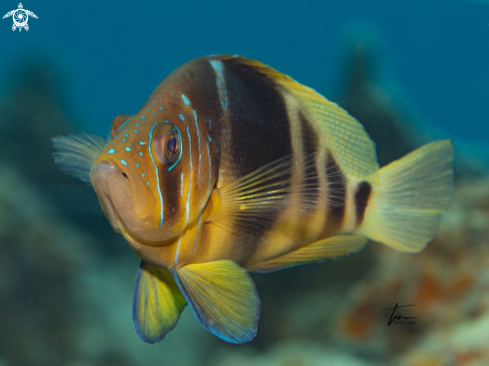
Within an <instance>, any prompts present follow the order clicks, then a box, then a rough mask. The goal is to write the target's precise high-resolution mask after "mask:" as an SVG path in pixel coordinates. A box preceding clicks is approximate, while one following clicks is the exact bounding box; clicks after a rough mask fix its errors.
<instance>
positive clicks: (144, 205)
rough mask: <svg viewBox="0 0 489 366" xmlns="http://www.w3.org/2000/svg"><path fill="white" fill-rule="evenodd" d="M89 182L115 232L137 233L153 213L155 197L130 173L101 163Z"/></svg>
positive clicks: (91, 174)
mask: <svg viewBox="0 0 489 366" xmlns="http://www.w3.org/2000/svg"><path fill="white" fill-rule="evenodd" d="M90 181H91V183H92V185H93V187H94V189H95V192H96V193H97V196H98V198H99V202H100V205H101V206H102V210H103V211H104V213H105V216H106V217H107V219H108V220H109V222H110V224H111V226H112V227H113V228H114V230H115V231H118V232H122V233H124V232H125V231H126V229H125V227H127V229H129V231H133V230H134V229H136V230H137V228H139V227H141V224H143V226H144V222H145V221H146V220H145V219H146V218H148V217H149V216H150V215H151V214H152V213H153V211H154V208H155V205H156V199H155V197H154V194H153V193H152V192H151V190H150V189H149V188H148V187H147V186H146V185H145V184H144V182H143V181H142V179H141V178H140V177H139V175H138V174H137V173H134V172H132V171H131V170H130V169H122V168H121V167H119V166H117V165H116V164H115V163H113V162H104V161H102V162H100V163H97V164H95V165H94V166H92V169H91V171H90ZM146 191H148V192H146ZM121 221H122V222H121Z"/></svg>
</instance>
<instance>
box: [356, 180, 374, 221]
mask: <svg viewBox="0 0 489 366" xmlns="http://www.w3.org/2000/svg"><path fill="white" fill-rule="evenodd" d="M371 192H372V186H371V185H370V183H368V182H362V183H360V184H359V185H358V188H357V191H356V192H355V213H356V218H355V224H356V226H357V227H358V226H360V225H361V224H362V222H363V217H364V216H365V209H366V208H367V204H368V199H369V198H370V193H371Z"/></svg>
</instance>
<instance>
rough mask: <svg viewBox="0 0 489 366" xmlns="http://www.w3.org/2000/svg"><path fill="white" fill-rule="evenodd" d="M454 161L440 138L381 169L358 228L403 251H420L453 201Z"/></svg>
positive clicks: (448, 148)
mask: <svg viewBox="0 0 489 366" xmlns="http://www.w3.org/2000/svg"><path fill="white" fill-rule="evenodd" d="M452 160H453V146H452V144H451V142H450V141H449V140H444V141H436V142H432V143H430V144H427V145H425V146H423V147H421V148H419V149H417V150H415V151H413V152H411V153H409V154H408V155H406V156H405V157H403V158H402V159H400V160H397V161H394V162H392V163H391V164H389V165H387V166H385V167H383V168H382V169H381V170H380V177H379V183H378V184H376V185H374V186H373V190H372V195H371V197H370V200H369V203H368V205H367V209H366V211H365V219H364V221H363V223H362V225H361V226H360V228H359V230H357V232H358V233H361V234H365V235H367V236H368V237H369V238H370V239H373V240H376V241H379V242H381V243H384V244H386V245H388V246H390V247H392V248H394V249H397V250H400V251H402V252H419V251H421V250H423V249H424V248H425V246H426V244H428V242H430V241H431V239H432V238H433V236H434V235H435V234H436V232H437V231H438V227H439V225H440V219H441V214H442V213H443V211H445V210H447V209H448V207H449V206H450V204H451V202H452V199H453V168H452Z"/></svg>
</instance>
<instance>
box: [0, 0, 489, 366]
mask: <svg viewBox="0 0 489 366" xmlns="http://www.w3.org/2000/svg"><path fill="white" fill-rule="evenodd" d="M22 4H23V7H24V9H27V10H29V11H32V12H33V13H35V14H36V15H37V16H38V19H35V18H33V17H29V21H28V25H29V31H25V29H22V31H20V32H19V30H18V29H17V30H15V31H12V24H13V21H12V18H11V17H8V18H5V19H2V20H1V21H0V45H1V47H0V366H12V365H41V366H42V365H70V366H71V365H72V366H82V365H83V366H85V365H97V366H98V365H100V366H102V365H122V366H124V365H149V364H152V365H155V364H156V365H183V366H185V365H189V366H192V365H222V366H224V365H238V366H240V365H243V366H247V365H259V366H262V365H263V366H266V365H274V366H275V365H276V366H302V365H333V366H334V365H352V366H355V365H406V366H407V365H409V366H411V365H421V366H423V365H427V366H428V365H488V364H489V348H488V347H487V339H489V272H488V271H487V268H488V266H489V179H488V177H487V169H488V166H489V137H488V136H489V123H488V115H489V100H488V97H489V72H488V66H487V65H489V2H485V1H482V0H481V1H463V0H398V1H395V2H394V1H389V0H371V1H368V2H367V1H363V0H341V1H340V0H331V1H324V0H323V1H318V0H301V1H291V0H284V1H281V2H276V1H255V0H249V1H242V2H239V1H234V2H229V1H211V0H210V1H205V2H203V1H186V2H163V1H152V0H150V1H145V2H133V1H118V2H116V1H103V2H95V1H90V0H89V1H84V2H60V1H53V0H43V1H40V0H28V1H26V2H23V3H22ZM18 5H19V4H18V3H17V2H16V1H2V2H1V3H0V7H1V9H0V14H1V15H2V16H3V15H4V14H6V13H8V12H9V11H11V10H14V9H17V7H18ZM217 53H233V54H234V53H237V54H240V55H243V56H246V57H249V58H254V59H257V60H260V61H262V62H264V63H266V64H269V65H271V66H273V67H274V68H276V69H278V70H279V71H281V72H284V73H286V74H289V75H291V76H293V77H294V78H295V79H296V80H297V81H299V82H301V83H303V84H306V85H308V86H310V87H312V88H314V89H316V90H317V91H318V92H320V93H321V94H323V95H325V96H326V97H327V98H329V99H331V100H333V101H335V102H337V103H339V104H340V105H341V106H343V107H344V108H345V109H347V110H348V111H349V112H350V114H352V115H353V116H354V117H356V118H358V119H359V120H360V122H361V123H362V124H364V126H365V128H366V129H367V131H368V133H369V134H370V136H371V137H372V139H373V140H374V142H375V143H376V146H377V151H378V155H379V157H378V158H379V163H380V164H381V165H385V164H387V163H388V162H390V161H392V160H394V159H397V158H399V157H401V156H402V155H404V154H405V153H407V152H409V151H411V150H413V149H414V148H416V147H418V146H420V145H422V144H424V143H426V142H429V141H433V140H436V139H442V138H450V139H452V140H453V142H454V145H455V148H456V150H455V151H456V152H455V154H456V162H455V170H456V197H455V201H454V204H453V206H452V208H451V209H450V210H449V211H448V212H447V213H446V215H445V216H444V219H443V223H442V227H441V230H440V232H439V234H438V235H437V236H436V237H435V239H434V241H433V242H432V243H431V244H430V245H429V246H428V248H427V250H425V251H424V252H422V253H419V254H415V255H408V254H401V253H397V252H395V251H393V250H390V249H388V248H385V247H383V246H381V245H380V244H377V243H371V244H370V245H369V246H367V248H365V249H364V250H363V251H362V252H360V253H357V254H355V255H352V256H348V257H346V258H341V259H339V260H336V261H329V262H326V263H323V264H312V265H308V266H302V267H296V268H292V269H288V270H284V271H281V272H276V273H272V274H268V275H253V279H254V280H255V282H256V284H257V288H258V292H259V294H260V297H261V300H262V315H261V319H260V323H259V332H258V336H257V338H256V339H255V340H254V341H252V342H251V343H249V344H247V345H242V346H235V345H231V344H227V343H225V342H223V341H221V340H219V339H217V338H216V337H215V336H213V335H212V334H210V333H209V332H207V331H206V330H204V329H203V328H202V327H201V326H200V325H199V324H198V322H197V320H196V319H195V318H194V316H193V314H192V312H191V311H190V310H189V309H186V310H185V311H184V313H183V315H182V318H181V320H180V322H179V324H178V326H177V327H176V328H175V330H173V331H172V332H171V333H170V334H169V335H168V336H167V337H166V338H165V340H164V341H163V342H162V343H159V344H156V345H148V344H145V343H144V342H142V341H141V340H140V339H139V338H138V336H137V335H136V332H135V331H134V329H133V325H132V320H131V299H132V287H133V284H134V278H135V274H136V271H137V268H138V265H139V259H138V258H137V257H136V256H135V255H134V254H133V253H132V251H131V250H130V248H129V245H128V244H127V243H126V242H125V241H124V240H123V238H122V237H121V236H120V235H118V234H115V233H114V232H113V230H112V229H111V228H110V226H109V224H108V222H107V220H106V219H105V217H104V216H103V214H102V211H101V209H100V207H99V204H98V202H97V198H96V196H95V194H94V192H93V190H92V188H91V187H88V186H86V185H84V184H83V183H81V182H79V181H77V180H75V179H72V178H69V177H67V176H64V175H63V174H62V173H61V172H59V170H58V169H57V167H56V166H55V165H54V162H53V160H52V157H51V154H52V147H51V141H50V138H51V137H54V136H56V135H66V134H69V133H80V132H82V131H85V132H88V133H94V134H98V135H101V136H103V137H105V136H106V134H107V131H108V129H109V126H110V123H111V121H112V119H113V118H114V117H115V116H117V115H118V114H122V113H124V114H133V113H136V112H137V111H138V110H139V108H140V107H141V106H142V105H143V103H144V102H145V101H146V100H147V98H148V96H149V95H150V94H151V92H152V91H153V90H154V88H156V86H157V85H158V84H159V83H160V81H161V80H163V79H164V78H165V77H166V75H168V74H169V73H170V72H171V71H173V70H174V69H175V68H177V67H178V66H180V65H181V64H183V63H184V62H186V61H188V60H190V59H192V58H195V57H198V56H202V55H208V54H217ZM396 303H399V305H402V304H415V305H416V307H415V308H413V309H412V310H411V309H410V310H409V315H410V316H415V317H416V318H417V319H416V324H411V325H408V324H391V325H390V326H389V325H388V324H387V323H388V320H389V315H390V314H389V312H388V311H385V310H383V309H385V308H390V307H393V306H394V305H395V304H396ZM406 315H408V314H406Z"/></svg>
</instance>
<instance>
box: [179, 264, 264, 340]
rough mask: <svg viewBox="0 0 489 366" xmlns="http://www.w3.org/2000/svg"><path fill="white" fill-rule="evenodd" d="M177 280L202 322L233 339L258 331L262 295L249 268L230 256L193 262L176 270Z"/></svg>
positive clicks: (227, 338) (210, 329)
mask: <svg viewBox="0 0 489 366" xmlns="http://www.w3.org/2000/svg"><path fill="white" fill-rule="evenodd" d="M175 272H176V275H175V278H176V279H177V283H178V285H179V286H180V289H181V290H182V292H183V293H184V295H185V297H186V298H187V301H188V303H189V304H190V307H191V308H192V311H193V312H194V314H195V316H196V317H197V319H198V320H199V322H200V324H201V325H202V326H203V327H204V328H206V329H207V330H209V331H210V332H212V333H213V334H215V335H216V336H218V337H219V338H221V339H223V340H225V341H227V342H231V343H246V342H249V341H251V340H252V339H253V338H254V337H255V336H256V332H257V326H258V318H259V317H260V298H259V297H258V293H257V292H256V288H255V284H254V283H253V281H252V280H251V278H250V276H249V275H248V272H247V271H246V270H245V269H243V268H241V267H240V266H239V265H237V264H236V263H235V262H233V261H230V260H220V261H216V262H208V263H199V264H190V265H187V266H184V267H181V268H178V269H176V270H175Z"/></svg>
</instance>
